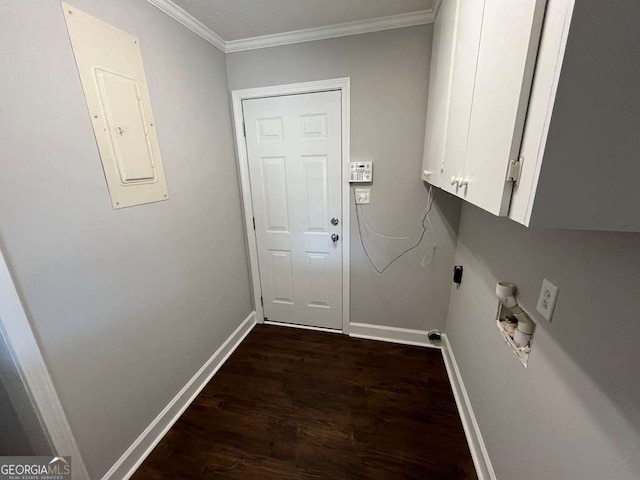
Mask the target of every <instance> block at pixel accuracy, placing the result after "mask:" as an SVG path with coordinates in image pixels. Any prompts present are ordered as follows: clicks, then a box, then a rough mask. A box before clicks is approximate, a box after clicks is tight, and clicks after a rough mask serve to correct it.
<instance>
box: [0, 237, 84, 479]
mask: <svg viewBox="0 0 640 480" xmlns="http://www.w3.org/2000/svg"><path fill="white" fill-rule="evenodd" d="M0 336H2V339H0V341H4V343H5V345H6V347H7V349H8V353H9V355H10V356H11V361H12V363H13V365H11V366H9V368H12V369H15V370H17V374H18V376H19V377H20V381H21V383H22V385H21V386H20V387H17V388H24V391H26V394H27V395H28V397H29V401H30V404H31V405H30V407H31V408H32V409H33V411H34V412H35V413H36V415H37V416H38V420H39V421H40V425H41V426H42V429H43V430H44V433H45V435H46V436H47V437H48V438H47V440H48V441H49V443H50V445H51V448H52V449H53V451H54V452H53V454H54V455H70V456H71V460H72V462H73V468H72V472H71V475H72V478H73V479H74V480H80V479H85V478H89V474H88V472H87V467H86V465H85V463H84V460H83V458H82V455H81V454H80V450H79V449H78V444H77V442H76V439H75V437H74V435H73V432H72V431H71V427H70V425H69V421H68V420H67V416H66V415H65V412H64V409H63V407H62V403H61V402H60V397H59V396H58V393H57V392H56V389H55V386H54V384H53V380H52V378H51V375H50V374H49V369H48V368H47V364H46V362H45V360H44V358H43V355H42V352H41V350H40V347H39V345H38V341H37V340H36V337H35V334H34V333H33V330H32V328H31V324H30V323H29V319H28V316H27V311H26V309H25V307H24V305H23V303H22V300H21V298H20V295H19V293H18V289H17V287H16V284H15V282H14V281H13V277H12V275H11V272H10V271H9V265H8V264H7V261H6V260H5V256H4V255H3V253H2V250H1V249H0ZM9 394H10V395H11V392H9ZM23 407H24V408H29V407H28V406H26V405H24V406H23Z"/></svg>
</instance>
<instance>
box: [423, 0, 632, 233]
mask: <svg viewBox="0 0 640 480" xmlns="http://www.w3.org/2000/svg"><path fill="white" fill-rule="evenodd" d="M638 25H640V2H638V1H637V0H618V1H616V2H599V1H596V0H582V1H580V2H576V1H575V0H546V1H545V0H443V2H442V5H441V7H440V12H439V15H438V18H437V20H436V24H435V27H434V47H433V48H434V49H437V50H438V51H434V53H433V55H432V64H431V80H430V82H431V83H430V90H429V103H428V112H427V123H426V134H425V149H424V165H423V179H424V180H425V181H427V182H429V183H432V184H433V185H436V186H438V187H440V188H442V189H444V190H446V191H449V192H451V193H453V194H455V195H457V196H459V197H460V198H462V199H464V200H466V201H468V202H469V203H472V204H474V205H477V206H478V207H480V208H482V209H484V210H486V211H488V212H491V213H493V214H495V215H501V216H507V215H508V216H509V217H510V218H511V219H513V220H515V221H517V222H519V223H522V224H523V225H526V226H537V227H551V228H569V229H587V230H610V231H640V188H638V187H637V178H639V177H640V160H638V155H639V154H638V152H640V87H639V86H638V79H639V78H640V55H638V45H640V28H638ZM434 97H435V98H434ZM424 170H427V171H428V172H430V173H429V175H428V176H425V175H424Z"/></svg>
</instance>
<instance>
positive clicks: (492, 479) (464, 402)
mask: <svg viewBox="0 0 640 480" xmlns="http://www.w3.org/2000/svg"><path fill="white" fill-rule="evenodd" d="M442 357H443V359H444V364H445V366H446V368H447V375H448V376H449V383H451V389H452V390H453V396H454V397H455V399H456V404H457V405H458V412H459V413H460V419H461V420H462V426H463V428H464V433H465V435H466V437H467V443H468V444H469V450H471V457H472V458H473V464H474V466H475V467H476V474H477V475H478V480H496V474H495V472H494V471H493V466H492V465H491V459H490V458H489V453H488V452H487V447H486V446H485V444H484V440H483V439H482V434H481V433H480V427H479V426H478V422H477V420H476V417H475V415H474V413H473V408H472V407H471V402H470V401H469V395H468V394H467V390H466V389H465V387H464V382H463V381H462V376H461V375H460V369H459V368H458V364H457V363H456V358H455V356H454V355H453V350H451V344H450V343H449V338H448V337H447V335H446V334H443V335H442Z"/></svg>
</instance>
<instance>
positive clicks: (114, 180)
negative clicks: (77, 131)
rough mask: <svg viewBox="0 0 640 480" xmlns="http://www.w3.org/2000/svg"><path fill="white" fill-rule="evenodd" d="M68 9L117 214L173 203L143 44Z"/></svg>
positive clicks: (68, 7) (94, 126) (71, 33)
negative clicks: (143, 57) (136, 208)
mask: <svg viewBox="0 0 640 480" xmlns="http://www.w3.org/2000/svg"><path fill="white" fill-rule="evenodd" d="M62 8H63V9H64V17H65V20H66V23H67V30H68V31H69V37H70V38H71V45H72V47H73V53H74V56H75V59H76V65H77V67H78V72H79V74H80V81H81V83H82V89H83V90H84V97H85V100H86V103H87V108H88V110H89V115H90V121H91V123H92V127H93V131H94V134H95V138H96V143H97V144H98V150H99V151H100V158H101V160H102V168H103V169H104V175H105V178H106V180H107V185H108V188H109V194H110V195H111V203H112V205H113V208H123V207H130V206H133V205H140V204H144V203H151V202H158V201H161V200H167V198H168V191H167V182H166V179H165V175H164V168H163V166H162V157H161V156H160V147H159V145H158V137H157V134H156V128H155V122H154V120H153V114H152V112H151V99H150V98H149V90H148V88H147V80H146V77H145V74H144V67H143V65H142V54H141V52H140V45H139V42H138V39H137V38H136V37H134V36H132V35H129V34H128V33H125V32H123V31H121V30H118V29H117V28H115V27H112V26H111V25H108V24H106V23H104V22H103V21H101V20H98V19H97V18H95V17H92V16H91V15H88V14H86V13H84V12H82V11H81V10H78V9H77V8H75V7H72V6H70V5H68V4H66V3H62Z"/></svg>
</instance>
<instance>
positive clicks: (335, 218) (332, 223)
mask: <svg viewBox="0 0 640 480" xmlns="http://www.w3.org/2000/svg"><path fill="white" fill-rule="evenodd" d="M339 222H340V220H338V217H333V218H332V219H331V225H337V224H338V223H339Z"/></svg>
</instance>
